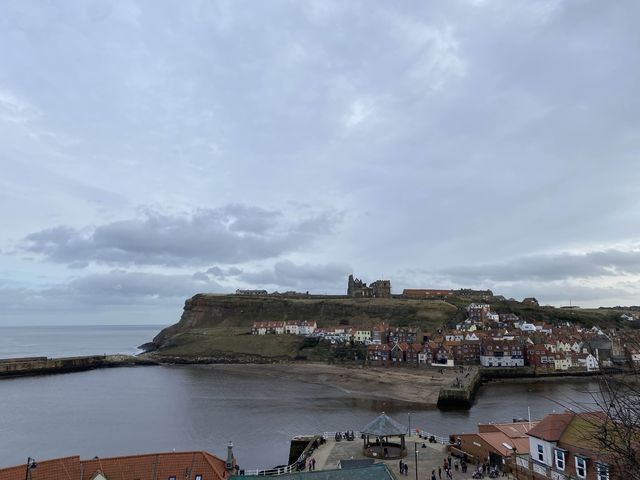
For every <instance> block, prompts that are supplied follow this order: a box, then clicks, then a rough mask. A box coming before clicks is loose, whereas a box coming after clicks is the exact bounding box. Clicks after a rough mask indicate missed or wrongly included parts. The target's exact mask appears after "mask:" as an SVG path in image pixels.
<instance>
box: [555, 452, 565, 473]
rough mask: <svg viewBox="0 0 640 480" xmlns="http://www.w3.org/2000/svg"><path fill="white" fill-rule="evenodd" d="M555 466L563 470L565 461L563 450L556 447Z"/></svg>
mask: <svg viewBox="0 0 640 480" xmlns="http://www.w3.org/2000/svg"><path fill="white" fill-rule="evenodd" d="M555 452H556V468H557V469H558V470H563V471H564V465H565V463H564V461H565V457H564V450H557V449H556V451H555Z"/></svg>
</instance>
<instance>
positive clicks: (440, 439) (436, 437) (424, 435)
mask: <svg viewBox="0 0 640 480" xmlns="http://www.w3.org/2000/svg"><path fill="white" fill-rule="evenodd" d="M411 435H417V436H419V437H420V438H422V439H424V440H428V439H429V438H431V437H433V439H434V440H435V441H436V442H437V443H441V444H442V445H449V443H450V442H449V438H447V437H441V436H440V435H436V434H435V433H429V432H427V431H425V430H420V431H417V430H412V431H411Z"/></svg>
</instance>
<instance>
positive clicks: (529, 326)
mask: <svg viewBox="0 0 640 480" xmlns="http://www.w3.org/2000/svg"><path fill="white" fill-rule="evenodd" d="M520 330H522V331H523V332H535V331H536V326H535V325H534V324H533V323H527V322H522V323H521V324H520Z"/></svg>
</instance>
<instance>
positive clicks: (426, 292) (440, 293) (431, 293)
mask: <svg viewBox="0 0 640 480" xmlns="http://www.w3.org/2000/svg"><path fill="white" fill-rule="evenodd" d="M451 295H453V290H436V289H431V288H405V289H404V290H403V291H402V296H403V297H404V298H417V299H420V298H436V297H449V296H451Z"/></svg>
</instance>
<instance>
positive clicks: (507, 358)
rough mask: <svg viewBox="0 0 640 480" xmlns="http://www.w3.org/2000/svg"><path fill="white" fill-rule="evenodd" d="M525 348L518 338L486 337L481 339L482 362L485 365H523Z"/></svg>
mask: <svg viewBox="0 0 640 480" xmlns="http://www.w3.org/2000/svg"><path fill="white" fill-rule="evenodd" d="M523 350H524V348H523V347H522V346H521V345H520V343H519V342H518V341H517V340H501V339H500V340H498V339H494V338H485V339H482V340H481V341H480V364H481V365H482V366H483V367H523V366H524V353H523Z"/></svg>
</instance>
